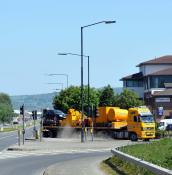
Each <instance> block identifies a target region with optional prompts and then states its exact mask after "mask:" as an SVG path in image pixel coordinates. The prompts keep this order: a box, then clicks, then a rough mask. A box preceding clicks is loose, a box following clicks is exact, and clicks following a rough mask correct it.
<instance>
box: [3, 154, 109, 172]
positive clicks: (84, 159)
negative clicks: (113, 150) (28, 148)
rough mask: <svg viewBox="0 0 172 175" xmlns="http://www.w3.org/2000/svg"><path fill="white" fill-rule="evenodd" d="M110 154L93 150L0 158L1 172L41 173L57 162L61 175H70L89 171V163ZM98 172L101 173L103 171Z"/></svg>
mask: <svg viewBox="0 0 172 175" xmlns="http://www.w3.org/2000/svg"><path fill="white" fill-rule="evenodd" d="M109 156H110V152H92V153H73V154H59V155H52V156H48V155H46V156H31V157H23V158H17V159H6V160H0V174H1V175H11V174H12V175H23V174H24V175H41V174H43V171H44V170H45V169H46V167H48V166H50V165H51V164H54V163H56V165H57V166H56V167H58V168H59V172H58V174H59V175H64V173H67V174H70V175H80V174H81V173H80V172H81V171H86V170H87V171H88V169H89V166H88V165H90V166H91V164H92V163H94V162H95V161H96V160H102V159H104V158H106V157H109ZM86 168H87V169H86ZM95 173H96V170H95ZM84 174H87V173H84ZM98 174H99V175H101V173H98Z"/></svg>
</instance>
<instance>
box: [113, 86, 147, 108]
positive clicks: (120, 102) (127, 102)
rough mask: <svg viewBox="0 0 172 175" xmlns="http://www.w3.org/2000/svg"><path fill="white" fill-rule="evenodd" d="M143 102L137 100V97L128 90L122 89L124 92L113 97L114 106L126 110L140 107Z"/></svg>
mask: <svg viewBox="0 0 172 175" xmlns="http://www.w3.org/2000/svg"><path fill="white" fill-rule="evenodd" d="M143 104H144V103H143V101H141V100H139V97H138V95H137V94H136V93H135V92H133V91H131V90H128V89H124V91H123V92H122V93H121V94H119V95H116V96H115V100H114V106H118V107H120V108H122V109H128V108H130V107H134V106H141V105H143Z"/></svg>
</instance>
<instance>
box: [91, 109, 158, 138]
mask: <svg viewBox="0 0 172 175" xmlns="http://www.w3.org/2000/svg"><path fill="white" fill-rule="evenodd" d="M94 129H95V130H98V131H105V130H106V131H108V133H109V134H111V135H112V137H114V138H121V139H131V140H132V141H137V140H138V139H142V140H147V141H148V140H149V139H153V138H155V121H154V117H153V115H152V114H151V112H150V110H149V109H148V108H147V107H145V106H141V107H134V108H130V109H128V110H126V109H120V108H118V107H99V108H98V116H97V117H96V118H95V120H94Z"/></svg>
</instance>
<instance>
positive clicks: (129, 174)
mask: <svg viewBox="0 0 172 175" xmlns="http://www.w3.org/2000/svg"><path fill="white" fill-rule="evenodd" d="M101 169H102V170H103V171H104V172H105V173H106V174H108V175H155V174H154V173H152V172H150V171H148V170H146V169H144V168H141V167H139V166H136V165H134V164H133V163H129V162H126V161H124V160H122V159H120V158H118V157H116V156H113V157H111V158H109V159H106V160H104V161H103V162H102V163H101Z"/></svg>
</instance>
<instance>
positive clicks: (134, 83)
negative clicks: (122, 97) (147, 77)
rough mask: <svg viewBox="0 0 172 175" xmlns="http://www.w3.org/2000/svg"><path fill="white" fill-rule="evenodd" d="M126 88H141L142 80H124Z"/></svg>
mask: <svg viewBox="0 0 172 175" xmlns="http://www.w3.org/2000/svg"><path fill="white" fill-rule="evenodd" d="M125 85H126V87H143V81H142V80H126V84H125Z"/></svg>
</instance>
